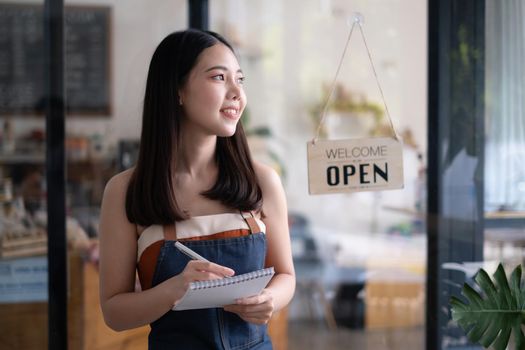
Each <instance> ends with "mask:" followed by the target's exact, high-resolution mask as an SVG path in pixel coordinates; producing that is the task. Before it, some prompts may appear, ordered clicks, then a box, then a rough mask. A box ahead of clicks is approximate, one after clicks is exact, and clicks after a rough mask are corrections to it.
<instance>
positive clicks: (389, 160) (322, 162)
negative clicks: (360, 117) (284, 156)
mask: <svg viewBox="0 0 525 350" xmlns="http://www.w3.org/2000/svg"><path fill="white" fill-rule="evenodd" d="M307 152H308V183H309V192H310V194H322V193H346V192H360V191H383V190H393V189H399V188H403V149H402V144H401V142H400V141H399V140H397V139H395V138H386V137H385V138H364V139H350V140H318V141H316V142H315V143H313V142H308V146H307Z"/></svg>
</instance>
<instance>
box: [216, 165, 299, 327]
mask: <svg viewBox="0 0 525 350" xmlns="http://www.w3.org/2000/svg"><path fill="white" fill-rule="evenodd" d="M255 170H256V173H257V178H258V180H259V185H260V186H261V190H262V192H263V208H262V211H263V213H264V218H262V220H263V222H264V224H265V225H266V240H267V244H268V249H267V255H266V265H267V266H273V267H274V269H275V276H274V277H273V278H272V280H271V282H270V283H269V284H268V286H267V287H266V288H265V289H264V290H263V292H262V293H261V294H259V295H258V296H254V297H250V298H245V299H242V300H240V301H239V303H238V304H235V305H228V306H227V307H225V310H226V311H230V312H235V313H237V314H238V315H239V316H240V317H241V318H243V319H244V320H245V321H248V322H252V323H266V322H268V320H269V319H270V317H271V315H272V313H273V312H275V311H277V310H280V309H281V308H283V307H285V306H286V305H287V304H288V303H289V302H290V300H291V299H292V297H293V294H294V291H295V271H294V267H293V261H292V251H291V244H290V233H289V229H288V209H287V205H286V197H285V194H284V189H283V186H282V184H281V180H280V178H279V176H278V175H277V173H276V172H275V171H274V170H273V169H271V168H270V167H268V166H265V165H262V164H260V163H255Z"/></svg>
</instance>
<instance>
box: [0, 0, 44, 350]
mask: <svg viewBox="0 0 525 350" xmlns="http://www.w3.org/2000/svg"><path fill="white" fill-rule="evenodd" d="M44 39H45V38H44V3H43V1H36V2H35V1H32V2H31V3H28V2H17V3H13V2H5V1H1V2H0V52H1V53H0V123H1V127H0V314H1V315H2V317H0V326H1V327H2V332H1V335H0V347H1V348H2V349H42V347H43V346H44V347H45V346H46V345H43V344H47V342H48V261H47V243H48V240H47V224H46V220H47V211H46V177H45V149H46V141H45V134H46V126H45V120H44V103H43V102H44V98H45V95H46V92H45V81H46V80H45V79H46V77H45V75H44V72H45V68H44V67H45V66H44V65H45V61H44V55H43V52H44Z"/></svg>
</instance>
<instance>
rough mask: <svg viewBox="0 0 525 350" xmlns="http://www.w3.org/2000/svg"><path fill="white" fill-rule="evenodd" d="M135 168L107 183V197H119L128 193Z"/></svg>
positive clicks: (117, 175) (123, 172)
mask: <svg viewBox="0 0 525 350" xmlns="http://www.w3.org/2000/svg"><path fill="white" fill-rule="evenodd" d="M133 170H134V168H131V169H127V170H124V171H122V172H120V173H118V174H116V175H114V176H113V177H112V178H111V179H109V181H108V182H107V183H106V188H105V189H104V193H105V195H118V194H123V193H125V192H126V191H127V188H128V184H129V180H130V179H131V175H132V174H133Z"/></svg>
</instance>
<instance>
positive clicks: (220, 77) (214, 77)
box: [212, 74, 224, 80]
mask: <svg viewBox="0 0 525 350" xmlns="http://www.w3.org/2000/svg"><path fill="white" fill-rule="evenodd" d="M212 79H215V80H224V74H219V75H215V76H213V77H212Z"/></svg>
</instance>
